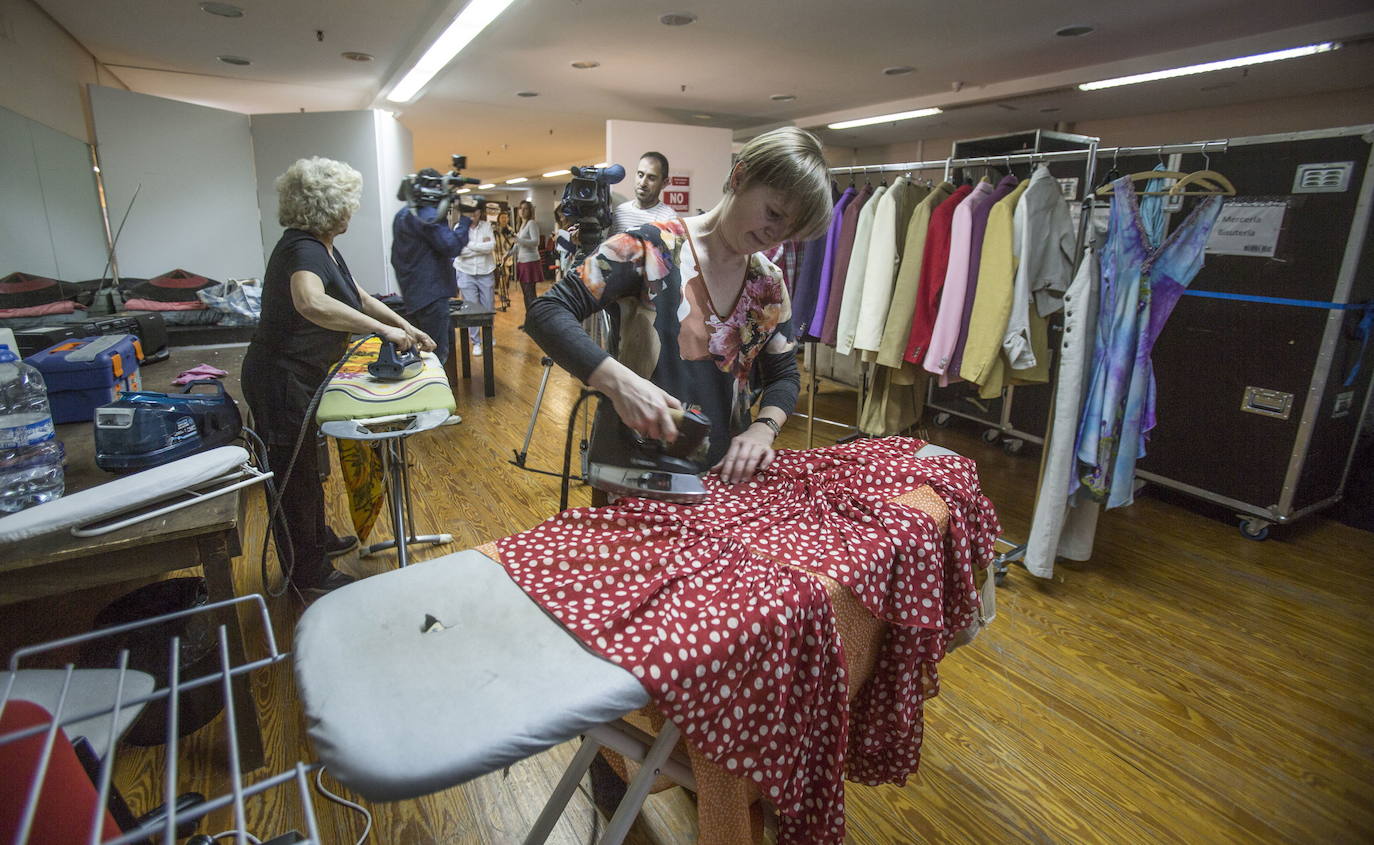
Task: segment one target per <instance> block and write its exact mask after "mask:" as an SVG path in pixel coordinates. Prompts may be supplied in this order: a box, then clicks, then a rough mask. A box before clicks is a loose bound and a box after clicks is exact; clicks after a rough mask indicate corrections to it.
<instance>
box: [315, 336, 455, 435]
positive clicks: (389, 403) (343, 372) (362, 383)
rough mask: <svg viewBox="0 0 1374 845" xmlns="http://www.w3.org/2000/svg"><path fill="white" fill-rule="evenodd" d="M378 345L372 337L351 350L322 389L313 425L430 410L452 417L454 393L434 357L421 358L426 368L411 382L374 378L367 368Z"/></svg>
mask: <svg viewBox="0 0 1374 845" xmlns="http://www.w3.org/2000/svg"><path fill="white" fill-rule="evenodd" d="M381 345H382V341H381V339H380V338H376V337H373V338H368V339H367V340H365V341H363V344H362V345H361V346H359V347H358V348H357V349H355V350H353V353H352V354H351V355H349V356H348V358H347V359H346V360H345V361H344V363H343V366H341V367H339V371H338V372H337V373H335V374H334V377H333V378H332V379H330V380H329V386H328V387H326V388H325V389H324V396H322V397H320V407H319V408H318V409H317V410H316V411H315V419H316V421H318V422H329V421H330V420H362V419H370V418H372V417H385V416H390V415H391V414H413V413H416V412H417V411H433V410H445V411H448V412H449V413H450V414H451V413H453V412H454V411H455V410H457V407H458V406H457V404H456V403H455V402H454V401H453V391H452V390H450V389H449V385H448V378H447V377H446V376H445V375H444V365H443V363H442V362H440V360H439V359H438V358H436V357H435V356H434V354H433V353H430V352H426V353H424V354H423V355H422V356H421V357H422V358H423V360H424V363H425V368H424V369H423V370H421V371H420V374H419V375H417V376H415V377H414V378H408V379H405V380H404V381H378V380H377V379H375V378H373V377H372V376H371V375H370V374H369V373H368V371H367V365H368V364H369V363H370V362H372V361H375V360H377V350H378V349H380V348H381Z"/></svg>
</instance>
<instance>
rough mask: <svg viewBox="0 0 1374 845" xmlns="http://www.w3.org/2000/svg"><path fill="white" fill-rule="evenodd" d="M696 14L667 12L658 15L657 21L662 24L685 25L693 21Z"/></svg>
mask: <svg viewBox="0 0 1374 845" xmlns="http://www.w3.org/2000/svg"><path fill="white" fill-rule="evenodd" d="M696 19H697V16H696V15H694V14H692V13H691V12H669V13H668V14H666V15H662V16H661V17H659V19H658V22H659V23H661V24H663V25H664V26H686V25H687V24H689V23H695V22H696Z"/></svg>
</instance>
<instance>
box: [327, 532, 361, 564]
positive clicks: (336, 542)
mask: <svg viewBox="0 0 1374 845" xmlns="http://www.w3.org/2000/svg"><path fill="white" fill-rule="evenodd" d="M356 548H358V538H357V537H354V536H353V535H352V534H349V535H348V536H347V537H340V536H339V535H337V534H335V533H334V532H333V531H329V535H328V537H327V538H326V539H325V541H324V554H325V557H327V558H329V559H330V560H333V559H334V558H336V557H343V556H344V555H346V554H348V553H349V552H351V551H353V550H354V549H356Z"/></svg>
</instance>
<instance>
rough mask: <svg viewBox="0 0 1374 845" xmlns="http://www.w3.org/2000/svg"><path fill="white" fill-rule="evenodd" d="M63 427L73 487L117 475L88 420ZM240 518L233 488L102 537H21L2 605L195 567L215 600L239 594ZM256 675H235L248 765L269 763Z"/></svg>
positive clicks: (8, 554)
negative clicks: (101, 454) (101, 461)
mask: <svg viewBox="0 0 1374 845" xmlns="http://www.w3.org/2000/svg"><path fill="white" fill-rule="evenodd" d="M57 429H58V437H59V438H60V439H61V440H62V442H63V445H64V446H65V447H66V449H67V470H66V480H67V491H68V492H72V493H74V492H76V491H77V490H80V489H83V488H87V487H93V486H95V485H97V484H100V483H102V482H104V481H108V480H110V479H111V478H112V477H113V476H110V475H107V474H106V473H104V472H102V471H100V470H99V469H97V468H96V466H95V461H94V458H93V452H94V439H95V437H94V433H93V431H92V428H91V424H90V423H72V424H69V425H61V426H58V427H57ZM241 520H242V514H241V513H240V498H239V491H234V492H231V493H225V494H224V495H222V496H217V497H215V498H213V499H208V500H206V501H204V502H200V503H197V504H195V505H192V506H191V507H187V508H185V509H183V510H179V511H176V512H174V513H170V514H167V515H165V516H161V517H157V518H155V519H151V520H149V521H147V522H143V523H140V524H138V525H133V526H130V527H128V528H123V529H120V530H119V531H113V532H111V533H109V534H103V535H101V536H98V537H73V536H72V535H71V534H70V533H68V532H65V531H63V532H55V533H53V534H48V535H46V536H43V537H38V538H35V539H33V540H28V541H25V542H23V543H21V544H16V548H7V549H4V550H3V553H0V606H3V605H6V604H13V603H15V602H20V601H26V600H28V599H35V598H41V597H44V596H56V595H64V594H66V593H70V592H74V591H76V590H83V589H86V588H89V587H103V586H108V585H111V584H119V583H123V582H126V581H132V580H135V579H139V578H149V577H154V576H158V575H162V574H164V573H167V572H173V571H175V570H178V569H186V568H190V567H194V566H199V567H201V569H202V570H204V572H205V580H206V582H207V586H208V587H209V592H210V601H211V602H216V601H221V600H225V599H231V598H234V595H235V593H234V578H233V568H232V563H233V559H234V558H235V557H237V556H238V555H239V554H241V553H242V546H241V545H240V542H239V523H240V521H241ZM230 616H232V617H233V618H229V617H230ZM222 621H223V624H224V625H225V628H226V631H227V633H228V635H229V657H230V660H232V661H233V665H235V666H241V665H243V664H244V663H246V662H247V660H246V659H245V649H244V645H243V629H242V627H241V626H240V624H239V619H238V613H237V612H236V611H234V610H233V609H230V611H229V612H228V613H226V614H225V618H224V619H223V620H222ZM250 680H251V679H250V678H249V677H248V676H247V675H243V676H240V677H238V678H236V679H235V681H234V716H235V725H236V727H237V729H238V735H239V741H240V751H241V755H242V756H241V757H240V764H241V768H242V769H243V771H245V772H248V771H252V770H254V769H257V768H259V767H261V766H262V765H263V762H264V758H263V747H262V732H261V730H260V728H259V726H258V717H257V706H256V704H255V703H254V701H253V695H252V690H251V688H250Z"/></svg>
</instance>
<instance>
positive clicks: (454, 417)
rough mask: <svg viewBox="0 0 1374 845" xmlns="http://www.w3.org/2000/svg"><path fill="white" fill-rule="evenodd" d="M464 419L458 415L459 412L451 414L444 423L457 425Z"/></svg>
mask: <svg viewBox="0 0 1374 845" xmlns="http://www.w3.org/2000/svg"><path fill="white" fill-rule="evenodd" d="M462 421H463V418H462V417H460V416H458V415H457V414H449V415H448V419H446V420H444V421H443V423H442V425H457V424H458V423H460V422H462Z"/></svg>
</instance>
